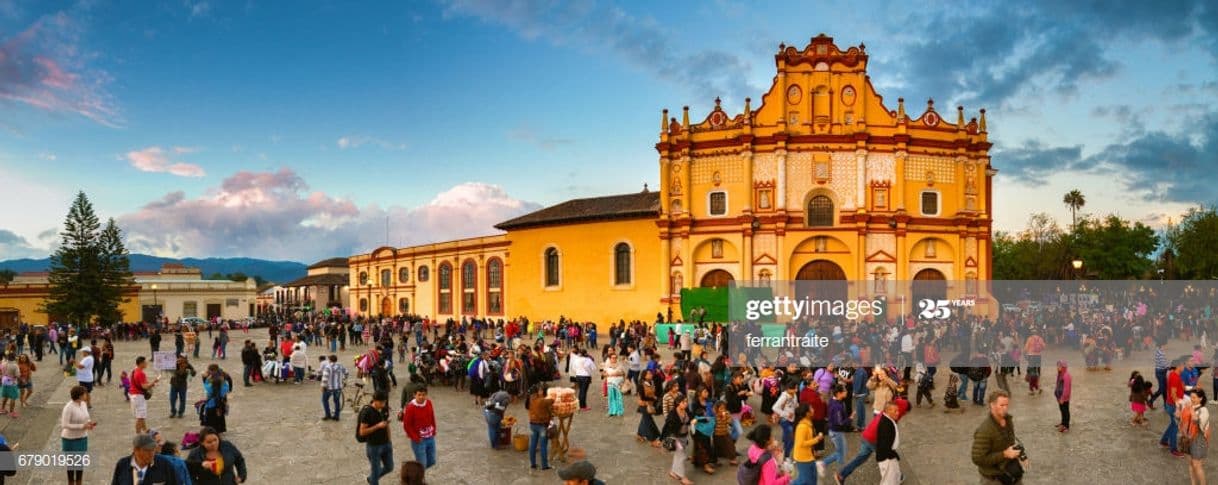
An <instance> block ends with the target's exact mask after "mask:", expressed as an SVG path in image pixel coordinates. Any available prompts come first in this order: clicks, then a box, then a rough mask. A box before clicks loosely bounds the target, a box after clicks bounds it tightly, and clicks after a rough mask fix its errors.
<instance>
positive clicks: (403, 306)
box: [398, 298, 410, 315]
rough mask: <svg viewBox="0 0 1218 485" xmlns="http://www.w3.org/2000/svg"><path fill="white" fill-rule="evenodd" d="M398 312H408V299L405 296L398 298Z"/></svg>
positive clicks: (403, 313)
mask: <svg viewBox="0 0 1218 485" xmlns="http://www.w3.org/2000/svg"><path fill="white" fill-rule="evenodd" d="M398 313H401V314H402V315H405V314H407V313H410V300H407V299H405V298H400V299H398Z"/></svg>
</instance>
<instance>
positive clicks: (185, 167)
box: [126, 146, 206, 177]
mask: <svg viewBox="0 0 1218 485" xmlns="http://www.w3.org/2000/svg"><path fill="white" fill-rule="evenodd" d="M194 151H195V149H193V148H188V147H173V148H171V149H170V150H163V149H161V147H157V146H153V147H148V148H145V149H143V150H135V151H130V152H127V155H126V158H127V161H129V162H131V166H132V167H135V168H136V169H137V170H139V171H141V172H154V173H169V174H173V175H177V176H179V177H202V176H204V175H206V173H205V172H204V171H203V168H202V167H200V166H198V165H195V164H193V163H184V162H179V161H175V160H170V158H169V154H168V153H167V152H172V153H173V154H175V155H183V154H187V153H192V152H194Z"/></svg>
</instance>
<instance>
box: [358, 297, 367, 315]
mask: <svg viewBox="0 0 1218 485" xmlns="http://www.w3.org/2000/svg"><path fill="white" fill-rule="evenodd" d="M359 311H360V312H361V313H363V312H366V311H368V299H367V298H360V299H359Z"/></svg>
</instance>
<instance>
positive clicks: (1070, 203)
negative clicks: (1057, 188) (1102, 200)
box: [1062, 189, 1087, 228]
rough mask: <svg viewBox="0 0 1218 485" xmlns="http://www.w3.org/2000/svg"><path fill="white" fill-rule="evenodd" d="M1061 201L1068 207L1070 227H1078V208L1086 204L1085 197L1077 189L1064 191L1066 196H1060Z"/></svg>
mask: <svg viewBox="0 0 1218 485" xmlns="http://www.w3.org/2000/svg"><path fill="white" fill-rule="evenodd" d="M1062 203H1063V204H1066V206H1067V207H1069V208H1070V227H1071V228H1077V227H1078V210H1079V209H1082V208H1083V206H1084V205H1087V198H1086V197H1083V193H1082V192H1080V191H1079V190H1078V189H1074V190H1071V191H1069V192H1066V196H1065V197H1062Z"/></svg>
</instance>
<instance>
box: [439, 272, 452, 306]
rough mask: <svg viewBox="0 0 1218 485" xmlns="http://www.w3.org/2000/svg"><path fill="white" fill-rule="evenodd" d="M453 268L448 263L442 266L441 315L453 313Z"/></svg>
mask: <svg viewBox="0 0 1218 485" xmlns="http://www.w3.org/2000/svg"><path fill="white" fill-rule="evenodd" d="M452 291H453V267H452V266H449V264H448V263H444V264H441V265H440V313H443V314H451V313H452V312H453V292H452Z"/></svg>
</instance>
